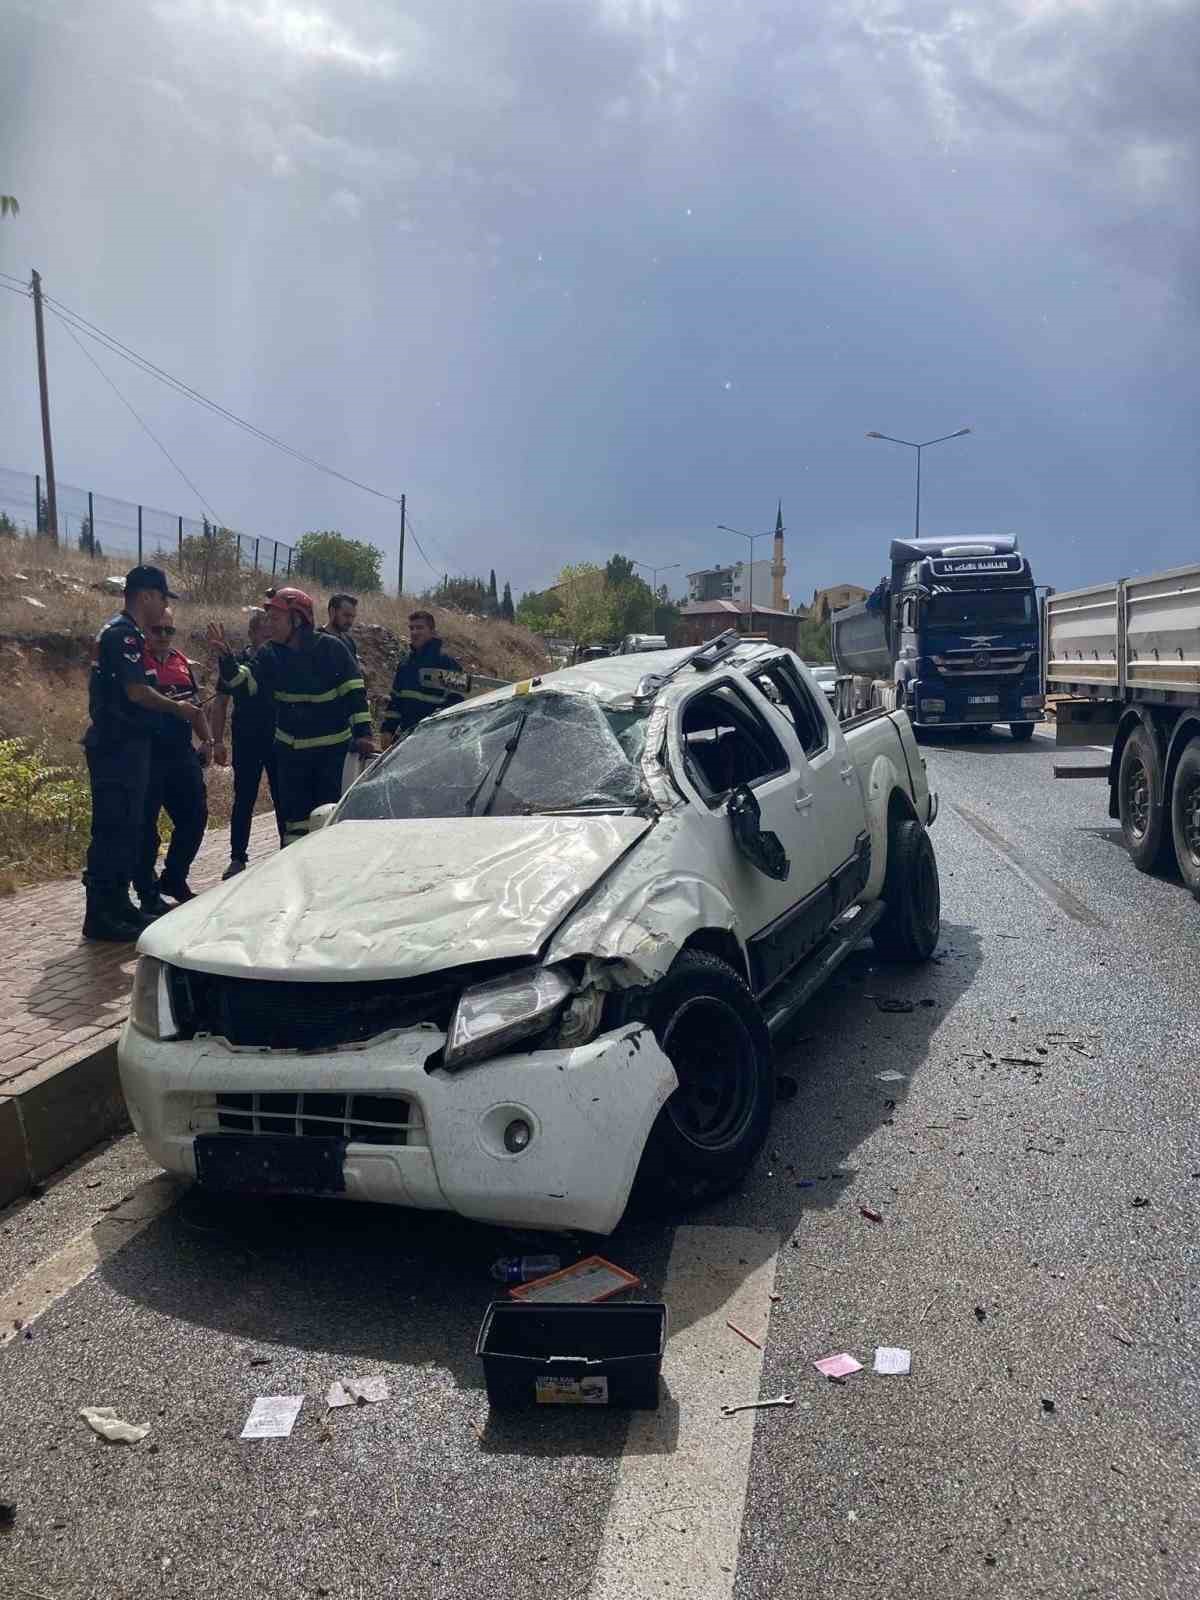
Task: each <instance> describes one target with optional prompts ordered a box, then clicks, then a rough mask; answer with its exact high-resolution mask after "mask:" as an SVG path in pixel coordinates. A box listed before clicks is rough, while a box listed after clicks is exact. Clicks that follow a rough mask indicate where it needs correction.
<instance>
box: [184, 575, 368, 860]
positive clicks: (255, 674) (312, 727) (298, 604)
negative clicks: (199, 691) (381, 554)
mask: <svg viewBox="0 0 1200 1600" xmlns="http://www.w3.org/2000/svg"><path fill="white" fill-rule="evenodd" d="M263 609H264V610H265V611H266V616H267V643H266V644H264V645H263V646H262V647H261V649H259V651H258V652H257V654H256V655H255V656H254V657H253V658H252V659H251V660H250V661H244V662H241V663H239V662H237V661H236V660H235V659H234V656H233V652H232V651H231V650H230V648H229V642H228V640H227V639H226V637H225V630H224V628H222V627H221V625H220V624H219V623H214V622H210V623H209V625H208V638H209V643H210V645H211V646H212V647H213V648H214V649H215V650H216V651H217V652H218V653H219V655H220V670H221V683H222V686H223V687H224V688H226V689H227V691H228V692H232V693H234V694H237V693H243V694H246V695H260V694H269V695H270V696H271V697H272V698H273V700H274V702H275V755H276V760H277V763H278V781H279V811H280V815H281V817H282V819H283V838H282V841H281V842H282V843H283V844H292V843H293V842H294V841H295V840H296V839H300V838H303V837H304V835H305V834H306V833H307V832H308V822H309V816H310V814H311V812H312V811H313V810H314V809H315V808H316V807H317V806H321V805H325V804H326V803H327V802H329V801H331V800H337V799H338V797H339V796H340V795H341V792H342V766H343V764H344V762H345V759H346V753H347V751H349V750H354V751H356V752H357V753H358V754H359V755H364V756H366V755H374V754H375V753H376V746H375V741H374V739H373V738H372V737H371V713H370V712H369V711H368V710H367V692H366V687H365V685H364V683H363V677H362V672H361V670H360V668H359V665H358V662H357V661H356V660H355V659H354V657H353V656H352V655H351V653H350V651H349V650H347V649H346V646H345V645H344V644H343V643H342V642H341V640H340V639H338V638H335V637H334V635H332V634H329V633H318V632H317V631H316V629H315V627H314V625H313V624H314V617H313V603H312V598H311V596H309V595H307V594H305V592H304V590H303V589H294V588H292V587H290V586H288V587H284V588H280V589H272V590H270V591H268V594H267V598H266V599H265V600H264V601H263Z"/></svg>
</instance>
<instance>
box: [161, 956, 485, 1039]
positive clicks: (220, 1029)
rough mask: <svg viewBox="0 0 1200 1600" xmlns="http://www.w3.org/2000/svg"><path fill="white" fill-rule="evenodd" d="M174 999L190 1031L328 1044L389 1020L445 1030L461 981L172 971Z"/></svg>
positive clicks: (371, 1031) (363, 1035) (370, 1031)
mask: <svg viewBox="0 0 1200 1600" xmlns="http://www.w3.org/2000/svg"><path fill="white" fill-rule="evenodd" d="M171 986H172V1002H173V1004H174V1008H175V1016H176V1019H177V1020H178V1022H179V1024H180V1031H181V1033H182V1034H183V1036H184V1037H185V1038H190V1037H194V1036H195V1035H196V1034H197V1033H211V1034H215V1035H216V1036H217V1037H218V1038H221V1039H227V1040H228V1041H229V1043H230V1044H234V1045H251V1046H256V1047H257V1048H259V1049H269V1050H330V1049H333V1048H335V1047H336V1046H338V1045H343V1044H362V1043H364V1042H365V1041H366V1040H368V1039H374V1038H376V1037H377V1036H378V1035H379V1034H381V1033H386V1032H388V1031H389V1030H390V1029H392V1028H415V1027H418V1026H420V1024H421V1023H423V1022H427V1023H433V1024H434V1025H435V1026H436V1027H438V1028H441V1029H443V1030H445V1029H446V1028H447V1027H449V1024H450V1016H451V1013H452V1012H453V1010H454V1005H455V1002H456V1000H457V998H458V995H459V992H460V984H459V983H451V982H447V981H446V980H445V978H442V979H440V980H439V979H438V978H437V977H427V978H410V979H401V980H396V981H387V980H385V981H381V982H376V983H271V982H268V981H266V980H263V979H261V978H224V977H215V976H214V975H213V974H211V973H207V972H193V971H188V970H185V969H183V968H180V967H175V968H173V969H172V971H171Z"/></svg>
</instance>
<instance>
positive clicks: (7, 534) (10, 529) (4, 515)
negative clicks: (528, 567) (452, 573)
mask: <svg viewBox="0 0 1200 1600" xmlns="http://www.w3.org/2000/svg"><path fill="white" fill-rule="evenodd" d="M16 537H17V525H16V523H15V522H14V521H13V519H12V518H11V517H10V516H9V514H8V512H7V511H0V539H15V538H16ZM504 588H505V593H507V592H508V585H507V584H505V586H504Z"/></svg>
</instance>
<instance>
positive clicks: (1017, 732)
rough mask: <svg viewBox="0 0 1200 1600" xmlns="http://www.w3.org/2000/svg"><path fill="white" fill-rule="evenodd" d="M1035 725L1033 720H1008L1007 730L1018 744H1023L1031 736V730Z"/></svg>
mask: <svg viewBox="0 0 1200 1600" xmlns="http://www.w3.org/2000/svg"><path fill="white" fill-rule="evenodd" d="M1036 726H1037V724H1036V723H1035V722H1010V723H1009V725H1008V731H1009V733H1011V734H1012V736H1013V738H1014V739H1015V740H1016V741H1017V743H1018V744H1024V743H1025V742H1026V741H1027V740H1029V739H1032V738H1033V730H1034V728H1035V727H1036Z"/></svg>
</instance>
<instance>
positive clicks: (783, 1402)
mask: <svg viewBox="0 0 1200 1600" xmlns="http://www.w3.org/2000/svg"><path fill="white" fill-rule="evenodd" d="M795 1404H796V1402H795V1400H793V1399H792V1397H791V1395H790V1394H781V1395H778V1396H777V1397H776V1398H775V1399H774V1400H746V1401H744V1402H743V1403H742V1404H741V1405H740V1406H722V1407H721V1415H722V1416H723V1417H734V1416H736V1415H737V1413H738V1412H739V1411H770V1410H772V1409H773V1408H774V1407H775V1406H794V1405H795Z"/></svg>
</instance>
